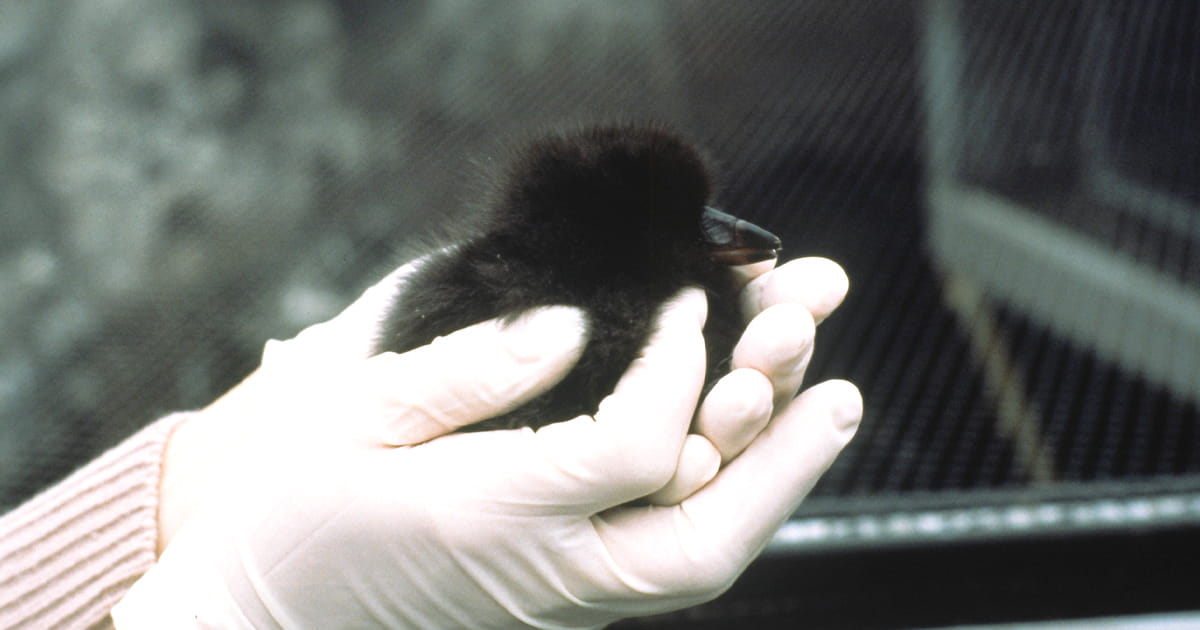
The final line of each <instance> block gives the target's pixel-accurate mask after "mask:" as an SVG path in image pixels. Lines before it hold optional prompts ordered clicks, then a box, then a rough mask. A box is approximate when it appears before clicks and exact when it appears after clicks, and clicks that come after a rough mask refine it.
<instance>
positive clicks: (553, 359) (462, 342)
mask: <svg viewBox="0 0 1200 630" xmlns="http://www.w3.org/2000/svg"><path fill="white" fill-rule="evenodd" d="M585 329H586V325H585V324H584V319H583V314H582V313H581V312H580V311H579V310H578V309H576V308H572V307H566V306H550V307H544V308H539V309H534V310H532V311H530V312H528V313H526V314H524V315H522V316H521V317H519V318H518V319H517V320H516V321H515V322H513V323H511V324H508V325H505V324H503V323H501V322H500V321H499V320H489V321H486V322H482V323H479V324H475V325H473V326H468V327H467V328H464V329H462V330H459V331H456V332H454V333H451V334H449V335H446V336H445V337H439V338H437V339H435V340H434V341H433V343H430V344H428V345H426V346H422V347H420V348H416V349H414V350H411V351H409V352H406V353H404V354H395V353H384V354H380V355H378V356H376V357H372V358H371V359H369V360H368V361H367V363H368V367H367V368H366V370H365V371H364V374H365V375H366V377H367V378H369V379H370V386H371V388H372V389H371V392H372V393H375V394H376V395H377V396H378V398H379V401H380V405H381V409H380V410H379V414H378V415H379V417H380V418H381V426H380V429H379V436H380V438H381V440H382V441H383V443H385V444H390V445H397V446H399V445H405V444H416V443H418V442H424V441H426V440H429V439H432V438H434V437H437V436H439V435H443V434H446V433H450V432H452V431H454V430H456V429H458V428H460V427H462V426H465V425H468V424H471V423H473V422H478V421H480V420H484V419H486V418H490V417H493V416H496V415H499V414H501V413H504V412H506V411H509V410H511V409H513V408H515V407H518V406H520V405H521V404H524V403H525V402H527V401H528V400H530V399H531V398H533V397H535V396H537V395H538V394H541V393H542V392H544V391H546V390H547V389H549V388H550V387H552V386H553V385H554V384H555V383H557V382H558V381H559V380H561V379H562V377H563V376H565V375H566V373H567V372H568V371H569V370H570V368H571V366H572V365H574V363H575V361H576V360H578V358H579V355H580V353H581V352H582V351H583V346H584V343H585V337H586V335H585V332H584V331H585Z"/></svg>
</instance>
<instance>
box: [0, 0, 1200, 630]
mask: <svg viewBox="0 0 1200 630" xmlns="http://www.w3.org/2000/svg"><path fill="white" fill-rule="evenodd" d="M614 119H619V120H641V119H653V120H661V121H665V122H668V123H670V124H671V125H673V126H675V127H676V128H678V129H680V130H683V131H685V132H686V133H687V134H689V135H691V136H692V137H694V138H695V139H696V140H698V141H699V142H700V143H701V144H703V145H705V146H706V147H707V148H708V149H709V150H710V152H711V153H712V154H713V156H714V157H715V158H716V160H717V162H718V164H719V165H720V169H719V170H720V177H721V182H720V192H719V194H718V198H717V201H718V203H719V205H721V206H723V207H724V208H726V209H729V210H730V211H732V212H734V213H735V214H738V215H741V216H744V217H746V218H748V219H750V220H753V221H755V222H757V223H759V224H760V225H763V226H765V227H767V228H769V229H771V230H772V231H774V232H776V233H777V234H780V235H781V236H782V237H783V240H784V244H785V258H793V257H798V256H808V255H820V256H828V257H831V258H834V259H835V260H838V261H839V262H841V263H842V264H843V265H844V266H845V268H846V269H847V271H848V273H849V275H850V277H851V279H852V288H851V294H850V297H849V298H848V299H847V301H846V303H845V305H844V306H843V307H842V308H841V310H840V311H839V312H838V313H837V314H836V315H835V316H834V317H833V318H831V319H830V320H829V321H828V322H826V323H824V324H823V325H822V327H821V330H820V338H819V341H818V345H817V352H816V357H815V359H814V365H813V368H812V370H811V372H810V374H811V380H812V381H814V382H815V381H816V380H819V379H825V378H834V377H837V378H849V379H851V380H854V381H855V382H856V383H858V385H859V386H860V387H861V388H862V390H863V393H864V395H865V398H866V405H867V407H866V417H865V419H864V422H863V425H862V428H861V430H860V432H859V435H858V437H857V438H856V440H855V441H854V443H853V444H851V446H850V447H849V449H848V450H847V451H846V453H845V454H844V455H843V456H842V457H841V458H840V459H839V460H838V462H837V463H836V464H835V466H834V467H833V469H831V470H830V471H829V473H828V474H827V475H826V476H825V478H824V479H823V480H822V481H821V483H820V484H819V485H818V486H817V488H816V489H815V491H814V493H813V496H812V497H811V499H810V500H809V501H808V502H807V503H806V504H805V505H804V506H803V507H802V508H801V510H800V511H799V512H798V513H797V514H796V516H795V517H794V519H793V520H792V521H791V522H789V523H788V525H787V526H785V527H784V528H783V529H782V530H781V531H780V533H779V535H778V536H777V537H776V540H775V542H774V543H773V544H772V546H771V547H770V548H769V549H768V553H767V554H766V555H765V556H764V558H763V559H762V560H760V561H759V562H757V563H756V564H755V565H753V566H752V567H751V569H750V570H749V571H748V573H747V574H746V576H745V577H744V578H743V580H741V581H740V582H739V583H738V584H737V585H736V586H735V587H734V588H733V590H732V591H730V593H728V594H727V595H726V596H724V597H722V598H721V599H718V600H717V601H715V602H713V603H711V604H707V605H704V606H700V607H698V608H694V609H690V610H687V611H681V612H679V613H673V614H671V615H664V616H660V617H655V618H648V619H639V620H630V621H628V622H624V623H622V624H620V625H619V626H620V627H623V628H674V627H679V628H683V627H687V628H726V627H731V626H732V625H734V624H742V625H745V626H747V627H755V628H773V627H779V628H792V627H798V626H801V625H802V626H804V627H813V628H825V627H828V628H873V627H877V628H912V627H945V626H954V625H968V624H982V623H999V622H1005V623H1031V622H1033V621H1044V620H1064V619H1065V620H1069V621H1067V622H1066V623H1068V624H1071V623H1082V622H1078V620H1080V619H1084V618H1088V619H1093V621H1089V622H1088V623H1089V624H1090V623H1095V622H1094V618H1097V617H1102V616H1106V617H1117V618H1118V619H1124V620H1125V621H1124V622H1123V623H1127V624H1140V623H1151V624H1152V623H1181V624H1184V625H1179V626H1178V627H1198V626H1197V625H1187V624H1200V621H1197V619H1200V618H1198V617H1194V616H1188V617H1179V616H1176V613H1179V612H1181V611H1187V610H1189V609H1194V610H1200V578H1198V577H1197V574H1196V572H1195V567H1194V558H1195V557H1196V556H1194V555H1192V554H1193V552H1195V551H1196V550H1197V546H1198V545H1197V543H1200V415H1198V413H1197V402H1198V401H1200V366H1198V364H1200V361H1198V360H1197V357H1198V356H1200V289H1198V287H1200V177H1197V173H1200V124H1198V123H1200V8H1198V7H1197V5H1196V4H1195V3H1176V2H1171V1H1169V0H1147V1H1140V2H1139V1H1135V0H1128V1H1124V2H1122V1H1116V0H1109V1H1088V0H1060V1H1056V2H1049V3H1048V2H1034V1H1025V2H1005V3H996V2H939V1H936V0H934V1H929V2H915V1H901V0H896V1H872V2H857V1H855V2H842V1H838V0H804V1H795V0H762V1H759V2H754V3H729V2H721V1H718V0H695V1H688V2H684V1H678V2H668V1H633V0H629V1H613V2H603V3H601V2H582V1H551V0H546V1H536V0H519V1H513V2H503V3H500V2H486V1H484V0H440V1H429V2H415V1H412V2H395V1H390V0H262V1H260V2H253V3H246V2H234V1H230V0H215V1H214V0H208V1H203V2H202V1H199V0H41V1H40V2H36V3H35V2H22V1H20V0H0V163H2V164H3V167H2V168H0V509H8V508H11V507H12V506H14V505H16V504H17V503H19V502H20V501H22V500H23V499H25V498H27V497H29V496H30V495H31V494H32V493H34V492H36V491H37V490H39V489H40V488H43V487H45V486H47V485H48V484H51V483H53V482H54V481H55V480H57V479H59V478H61V477H62V476H64V475H65V474H67V473H68V472H70V471H71V470H72V469H73V468H75V467H77V466H79V465H80V464H82V463H84V462H86V461H87V460H88V459H89V458H91V457H93V456H95V455H96V454H98V453H99V452H101V451H102V450H103V449H105V448H107V447H109V446H111V445H113V444H115V443H117V442H119V441H120V440H121V439H123V438H124V437H126V436H128V435H130V434H132V433H133V432H134V431H136V430H137V429H138V428H140V427H141V426H144V425H145V424H147V423H148V422H150V421H152V420H154V419H155V418H157V417H160V416H161V415H163V414H165V413H167V412H169V411H172V410H177V409H188V408H195V407H198V406H202V405H204V404H206V403H207V402H209V401H211V400H212V399H214V398H215V397H216V396H217V395H219V394H220V393H221V392H223V391H224V390H226V389H227V388H229V387H230V386H232V385H233V384H234V383H236V382H237V381H238V380H240V378H241V377H243V376H244V375H245V374H247V373H248V372H249V371H250V370H251V369H253V367H254V366H255V365H256V363H257V359H258V355H259V353H260V350H261V347H262V344H263V342H264V341H265V340H266V339H268V338H272V337H274V338H284V337H287V336H290V335H292V334H294V333H295V332H297V331H299V330H300V329H302V328H303V327H304V326H306V325H308V324H310V323H313V322H316V321H319V320H322V319H324V318H327V317H329V316H331V315H333V314H334V313H336V312H337V311H338V310H340V308H341V307H343V306H344V305H346V304H348V303H349V302H350V301H351V300H352V299H353V298H354V297H356V296H357V295H358V294H359V293H360V292H361V291H362V290H363V289H364V288H365V287H367V286H369V285H370V284H372V283H373V282H374V281H375V280H377V279H378V278H379V277H381V276H382V275H383V274H384V273H386V272H387V271H388V270H389V269H391V268H392V267H394V266H395V265H397V264H398V263H400V262H402V261H403V259H404V258H403V256H404V251H405V247H406V243H409V242H411V240H412V239H414V238H419V237H420V235H421V234H422V233H424V232H425V231H427V230H429V229H431V228H434V227H436V225H438V224H439V223H440V222H442V221H444V220H445V219H446V218H447V217H450V216H453V215H455V214H456V213H460V212H464V211H467V209H468V208H469V207H470V203H471V201H472V198H473V191H475V190H478V188H477V187H476V184H475V183H474V182H478V181H480V177H481V175H483V174H485V172H486V167H487V165H488V164H489V162H490V160H491V159H492V157H493V156H496V155H499V154H501V153H502V151H501V150H500V149H501V148H502V147H505V146H507V145H508V144H510V143H511V142H513V141H514V139H519V138H522V137H525V136H526V135H528V134H530V133H533V132H537V131H538V130H542V129H546V128H551V127H554V126H556V125H563V124H573V123H577V122H588V121H603V120H614ZM1148 613H1156V614H1158V615H1160V616H1155V617H1149V618H1147V617H1144V616H1139V615H1145V614H1148ZM1166 613H1171V615H1170V616H1161V615H1164V614H1166ZM1130 615H1134V617H1128V616H1130ZM1070 620H1075V621H1070ZM1114 623H1115V622H1114ZM1063 627H1077V626H1070V625H1068V626H1063ZM1129 627H1144V626H1141V625H1130V626H1129ZM1146 627H1148V626H1146ZM1155 627H1161V626H1155ZM1172 627H1176V626H1172Z"/></svg>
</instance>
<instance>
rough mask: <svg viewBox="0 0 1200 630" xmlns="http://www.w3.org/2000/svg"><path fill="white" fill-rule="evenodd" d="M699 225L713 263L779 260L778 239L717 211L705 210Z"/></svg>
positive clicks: (731, 263) (751, 224) (780, 245)
mask: <svg viewBox="0 0 1200 630" xmlns="http://www.w3.org/2000/svg"><path fill="white" fill-rule="evenodd" d="M701 224H702V228H703V230H704V236H705V240H706V241H707V243H708V245H709V248H710V252H711V255H712V257H713V259H714V260H716V261H717V262H720V263H722V264H726V265H748V264H751V263H756V262H761V261H764V260H771V259H772V258H778V257H779V251H780V249H782V248H783V241H781V240H780V239H779V237H778V236H776V235H774V234H772V233H770V232H768V231H767V230H764V229H763V228H761V227H759V226H757V225H755V224H753V223H750V222H749V221H744V220H742V219H739V218H737V217H735V216H732V215H729V214H725V213H724V212H721V211H720V210H717V209H716V208H705V212H704V216H703V218H702V219H701Z"/></svg>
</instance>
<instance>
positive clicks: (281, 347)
mask: <svg viewBox="0 0 1200 630" xmlns="http://www.w3.org/2000/svg"><path fill="white" fill-rule="evenodd" d="M421 260H422V259H417V260H414V261H410V262H409V263H407V264H405V265H403V266H401V267H399V268H397V269H395V270H394V271H392V272H391V273H389V274H388V275H387V276H385V277H384V278H383V279H382V280H380V281H379V282H376V283H375V284H374V285H373V286H371V287H370V288H369V289H367V290H366V291H365V292H363V294H362V295H361V296H360V297H359V298H358V299H357V300H355V301H354V302H353V303H352V304H350V306H347V307H346V308H345V309H344V310H343V311H342V312H341V313H339V314H338V315H336V316H335V317H333V318H332V319H330V320H328V321H324V322H321V323H319V324H313V325H312V326H309V327H308V328H305V329H304V330H302V331H300V333H299V334H297V335H296V336H295V337H293V338H291V339H288V340H285V341H280V340H278V339H271V340H269V341H267V343H266V346H265V347H264V348H263V357H262V365H263V366H264V367H268V368H273V367H275V366H281V367H288V368H294V367H297V365H298V364H306V365H310V366H314V367H328V366H329V364H330V363H331V362H337V361H350V360H357V359H364V358H366V357H368V356H370V355H371V353H372V350H373V347H374V344H375V341H376V339H375V337H376V335H377V334H378V330H379V324H380V322H381V321H382V320H383V317H384V315H385V314H386V313H387V309H388V308H389V307H390V306H391V304H392V302H393V301H394V300H395V298H396V296H397V295H398V294H399V292H400V290H401V288H402V287H403V285H404V279H405V278H406V277H408V276H409V275H410V274H412V273H413V272H414V271H416V270H417V267H418V266H419V265H420V264H421Z"/></svg>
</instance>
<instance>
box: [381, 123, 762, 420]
mask: <svg viewBox="0 0 1200 630" xmlns="http://www.w3.org/2000/svg"><path fill="white" fill-rule="evenodd" d="M710 180H711V178H710V174H709V167H708V165H707V163H706V161H705V159H704V157H703V156H702V154H701V153H700V152H699V151H698V150H696V149H695V148H694V147H693V146H692V145H691V144H689V143H688V142H686V141H685V140H683V139H681V138H680V137H678V136H676V135H674V134H672V133H670V132H668V131H666V130H663V129H660V128H656V127H646V126H606V127H593V128H588V129H584V130H582V131H578V132H574V133H568V134H560V135H552V136H548V137H545V138H542V139H540V140H537V141H535V142H533V143H531V144H530V145H529V146H527V147H526V148H525V149H524V150H523V151H521V152H520V153H519V154H518V155H517V157H516V159H515V160H514V161H513V164H512V165H511V167H510V169H509V171H508V172H507V174H506V177H505V178H504V179H503V180H501V183H500V185H499V186H498V189H497V191H496V198H495V199H494V200H493V201H492V203H491V207H490V208H488V210H487V211H486V212H485V213H483V214H482V215H481V216H480V217H478V218H477V220H478V221H479V223H478V225H477V226H476V227H475V229H474V230H472V231H473V232H474V236H471V237H469V238H468V239H466V240H465V241H463V242H461V243H459V244H457V245H455V246H452V247H449V248H446V249H443V250H439V251H436V252H434V253H432V254H430V255H429V256H428V258H427V259H426V261H425V262H424V263H423V264H422V265H421V266H420V268H419V270H418V271H417V272H416V273H414V274H413V275H412V276H410V277H409V278H408V280H407V281H406V283H405V285H404V287H403V289H402V292H401V296H400V297H399V298H398V302H397V306H396V307H395V308H393V309H391V310H390V312H389V313H388V315H387V317H386V319H385V322H384V325H383V329H382V334H381V336H380V339H379V342H378V344H377V347H376V349H377V351H379V352H383V351H393V352H405V351H407V350H411V349H413V348H416V347H418V346H421V345H424V344H426V343H429V342H430V341H432V340H433V339H434V338H435V337H437V336H439V335H445V334H448V333H450V332H453V331H454V330H457V329H459V328H463V327H464V326H468V325H470V324H474V323H477V322H480V321H483V320H486V319H490V318H493V317H503V318H507V319H509V320H511V319H513V318H515V317H517V316H518V315H519V314H520V313H522V312H523V311H526V310H528V309H529V308H531V307H535V306H540V305H548V304H566V305H571V306H578V307H581V308H582V309H583V310H584V312H585V313H586V316H587V320H588V325H589V335H588V341H587V345H586V346H585V348H584V351H583V354H582V356H581V358H580V360H579V362H578V363H577V364H576V365H575V367H574V368H573V369H572V370H571V371H570V372H569V373H568V374H567V376H566V377H565V378H564V379H563V380H562V381H561V382H560V383H558V384H557V385H556V386H554V387H553V388H552V389H550V390H549V391H548V392H546V393H544V394H543V395H541V396H539V397H537V398H536V399H534V400H532V401H530V402H528V403H526V404H525V405H523V406H521V407H519V408H517V409H515V410H513V411H511V412H509V413H506V414H503V415H501V416H498V417H496V418H492V419H490V420H487V421H485V422H482V423H479V424H476V425H473V426H471V427H469V430H486V429H500V428H514V427H521V426H530V427H534V428H536V427H539V426H542V425H545V424H548V423H549V422H553V421H558V420H565V419H569V418H572V417H575V416H577V415H579V414H584V413H586V414H591V413H594V412H595V411H596V408H597V406H598V404H599V402H600V400H601V399H602V398H603V397H604V396H606V395H608V394H609V393H611V392H612V390H613V387H614V386H615V385H616V382H617V380H618V379H619V378H620V376H621V374H622V373H623V372H624V371H625V370H626V368H628V366H629V364H630V363H631V362H632V361H633V359H634V358H636V356H637V354H638V352H639V350H640V349H641V347H642V346H643V345H645V343H646V340H647V338H648V336H649V333H650V329H651V325H652V323H653V320H654V317H655V315H656V314H657V311H658V310H659V307H660V306H661V305H662V304H663V302H664V301H665V300H666V299H668V298H669V297H671V296H672V295H674V294H675V293H676V292H677V291H679V290H680V289H681V288H683V287H684V286H687V285H699V286H701V287H703V288H704V289H705V290H706V291H708V292H709V294H710V296H713V295H715V296H719V299H710V300H709V317H708V324H707V325H706V327H705V340H706V344H707V346H708V356H709V371H708V375H709V381H710V382H711V381H713V380H715V378H717V377H719V376H720V375H722V374H724V372H726V371H727V360H728V357H729V354H730V352H731V350H732V346H733V343H734V341H735V340H736V337H737V335H738V333H739V332H740V330H741V326H740V324H739V318H738V313H737V306H736V304H735V302H736V301H735V300H734V299H732V296H731V295H730V294H731V293H732V285H731V281H732V275H731V274H730V273H729V271H728V268H727V266H728V264H731V263H735V264H736V263H744V262H752V261H754V260H763V259H766V258H769V257H771V256H774V255H775V254H776V252H777V250H778V247H779V241H778V239H777V238H775V237H774V236H773V235H771V234H770V233H768V232H766V231H764V230H761V229H760V228H757V227H756V226H753V225H752V224H748V223H746V222H743V221H737V220H735V219H734V218H733V217H730V216H728V215H723V214H721V213H719V212H717V211H715V210H713V209H711V208H707V207H706V204H707V203H708V198H709V195H710V193H711V190H710Z"/></svg>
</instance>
